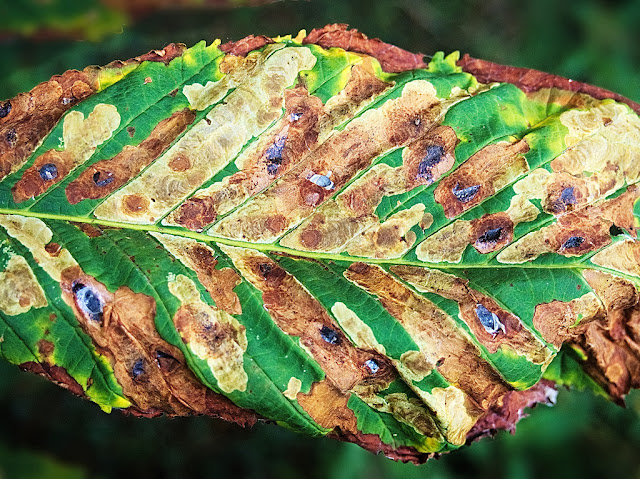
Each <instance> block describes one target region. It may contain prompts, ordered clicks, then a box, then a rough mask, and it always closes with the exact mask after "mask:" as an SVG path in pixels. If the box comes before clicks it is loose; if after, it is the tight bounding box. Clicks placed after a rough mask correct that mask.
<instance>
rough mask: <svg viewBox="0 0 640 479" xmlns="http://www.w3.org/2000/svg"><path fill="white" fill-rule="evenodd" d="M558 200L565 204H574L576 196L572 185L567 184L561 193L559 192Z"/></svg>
mask: <svg viewBox="0 0 640 479" xmlns="http://www.w3.org/2000/svg"><path fill="white" fill-rule="evenodd" d="M560 201H562V202H563V203H564V204H565V205H575V204H576V196H575V194H574V189H573V186H567V187H566V188H565V189H564V190H562V193H560Z"/></svg>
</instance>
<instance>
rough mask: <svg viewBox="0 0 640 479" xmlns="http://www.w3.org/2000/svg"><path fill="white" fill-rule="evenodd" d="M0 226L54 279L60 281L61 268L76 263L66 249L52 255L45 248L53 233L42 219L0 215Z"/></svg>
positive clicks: (75, 264) (63, 268)
mask: <svg viewBox="0 0 640 479" xmlns="http://www.w3.org/2000/svg"><path fill="white" fill-rule="evenodd" d="M0 226H2V227H3V228H4V229H5V230H7V233H8V234H9V236H11V237H13V238H15V239H17V240H18V241H19V242H20V243H22V245H23V246H24V247H26V248H27V249H28V250H29V251H30V252H31V254H32V255H33V258H34V259H35V260H36V262H37V263H38V265H39V266H40V267H41V268H42V269H43V270H45V271H46V272H47V274H48V275H49V276H51V277H52V278H53V279H54V280H56V281H58V282H60V276H61V273H62V271H63V270H65V269H66V268H69V267H72V266H77V265H78V263H77V262H76V260H75V259H73V256H71V253H69V251H68V250H66V249H61V250H59V251H57V252H56V254H54V255H52V254H50V253H49V252H48V251H47V250H46V247H47V245H48V244H49V243H50V242H51V239H52V238H53V233H52V232H51V230H50V229H49V228H48V227H47V225H46V224H45V223H44V222H43V221H42V220H40V219H38V218H30V217H26V216H19V215H0Z"/></svg>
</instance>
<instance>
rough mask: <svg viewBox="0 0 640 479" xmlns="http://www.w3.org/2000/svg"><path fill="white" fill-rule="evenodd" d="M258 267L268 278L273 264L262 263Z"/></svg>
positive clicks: (263, 275)
mask: <svg viewBox="0 0 640 479" xmlns="http://www.w3.org/2000/svg"><path fill="white" fill-rule="evenodd" d="M258 269H259V270H260V273H262V277H263V278H266V277H267V276H268V275H269V273H271V270H272V269H273V266H271V265H270V264H269V263H260V265H259V266H258Z"/></svg>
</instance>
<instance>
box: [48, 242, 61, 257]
mask: <svg viewBox="0 0 640 479" xmlns="http://www.w3.org/2000/svg"><path fill="white" fill-rule="evenodd" d="M44 250H45V251H46V252H47V253H49V254H50V255H51V256H58V255H59V254H60V251H62V246H60V245H59V244H58V243H54V242H51V243H47V244H46V245H45V247H44Z"/></svg>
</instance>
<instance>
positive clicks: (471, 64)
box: [458, 54, 640, 113]
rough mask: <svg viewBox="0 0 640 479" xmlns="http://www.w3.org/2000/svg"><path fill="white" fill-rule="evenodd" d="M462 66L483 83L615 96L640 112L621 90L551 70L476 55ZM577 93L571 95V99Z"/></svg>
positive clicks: (608, 96) (595, 96)
mask: <svg viewBox="0 0 640 479" xmlns="http://www.w3.org/2000/svg"><path fill="white" fill-rule="evenodd" d="M458 65H459V66H461V67H462V69H463V70H464V71H466V72H468V73H471V74H472V75H473V76H475V77H476V79H477V80H478V81H479V82H481V83H493V82H500V83H503V82H504V83H512V84H514V85H516V86H517V87H518V88H520V89H521V90H522V91H524V92H525V93H531V92H536V91H538V90H541V89H544V88H558V89H560V90H567V91H570V92H576V93H584V94H587V95H590V96H592V97H594V98H598V99H600V100H602V99H605V98H613V99H614V100H616V101H621V102H623V103H626V104H627V105H629V106H630V107H631V108H632V109H633V110H635V111H636V113H640V104H638V103H636V102H634V101H631V100H629V99H628V98H625V97H623V96H621V95H618V94H617V93H613V92H611V91H609V90H605V89H604V88H600V87H596V86H593V85H588V84H586V83H582V82H578V81H574V80H568V79H567V78H563V77H560V76H558V75H552V74H550V73H544V72H541V71H538V70H532V69H530V68H518V67H511V66H505V65H499V64H497V63H493V62H489V61H486V60H480V59H477V58H473V57H471V56H469V55H468V54H465V55H464V56H463V57H462V59H460V60H459V61H458ZM576 96H577V95H567V101H570V99H571V98H575V97H576Z"/></svg>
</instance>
